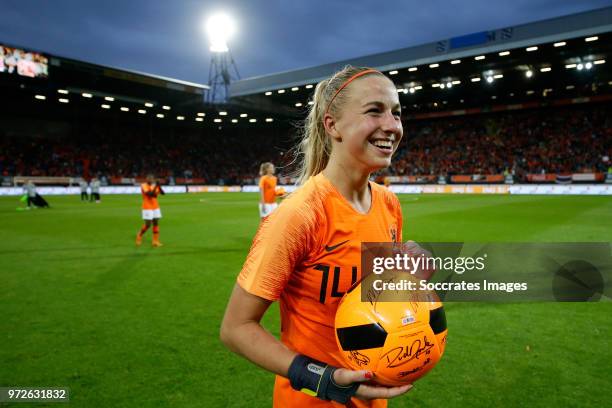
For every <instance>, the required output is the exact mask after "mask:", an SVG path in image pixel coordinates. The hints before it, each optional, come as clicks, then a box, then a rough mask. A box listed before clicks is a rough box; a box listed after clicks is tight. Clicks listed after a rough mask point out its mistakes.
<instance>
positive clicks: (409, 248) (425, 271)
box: [399, 240, 436, 281]
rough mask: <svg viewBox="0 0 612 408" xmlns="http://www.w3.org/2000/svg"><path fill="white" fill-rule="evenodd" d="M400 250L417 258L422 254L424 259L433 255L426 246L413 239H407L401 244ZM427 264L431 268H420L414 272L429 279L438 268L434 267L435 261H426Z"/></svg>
mask: <svg viewBox="0 0 612 408" xmlns="http://www.w3.org/2000/svg"><path fill="white" fill-rule="evenodd" d="M399 251H400V253H403V254H407V255H408V256H409V257H411V258H416V257H419V256H420V257H423V258H424V259H427V258H431V257H432V254H431V252H429V251H428V250H426V249H425V248H423V247H422V246H420V245H419V244H418V243H416V242H414V241H412V240H410V241H406V242H404V243H403V244H401V245H400V248H399ZM426 266H429V268H427V267H425V268H419V269H418V270H417V271H415V272H414V274H413V275H414V276H415V277H417V278H419V279H425V280H427V281H429V280H430V279H431V278H432V276H433V275H434V273H436V268H435V267H434V265H433V262H428V263H426ZM411 273H412V271H411Z"/></svg>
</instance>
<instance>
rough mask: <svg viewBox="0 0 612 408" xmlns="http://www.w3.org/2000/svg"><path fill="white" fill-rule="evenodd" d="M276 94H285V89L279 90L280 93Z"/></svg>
mask: <svg viewBox="0 0 612 408" xmlns="http://www.w3.org/2000/svg"><path fill="white" fill-rule="evenodd" d="M276 92H278V93H279V94H284V93H285V90H284V89H279V90H278V91H276Z"/></svg>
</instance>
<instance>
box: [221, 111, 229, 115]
mask: <svg viewBox="0 0 612 408" xmlns="http://www.w3.org/2000/svg"><path fill="white" fill-rule="evenodd" d="M219 116H227V112H226V111H221V112H219Z"/></svg>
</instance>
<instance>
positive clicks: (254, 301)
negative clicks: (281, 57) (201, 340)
mask: <svg viewBox="0 0 612 408" xmlns="http://www.w3.org/2000/svg"><path fill="white" fill-rule="evenodd" d="M313 102H314V104H313V105H312V106H311V110H310V113H309V115H308V118H307V119H306V123H305V127H304V132H303V140H302V142H301V144H300V150H301V152H302V154H303V157H302V159H303V161H302V163H301V172H300V184H301V186H300V188H299V189H297V190H296V191H295V192H294V193H293V194H291V195H290V196H289V197H288V198H287V199H285V200H284V202H283V203H282V204H281V205H280V206H279V207H278V208H277V209H276V210H275V211H274V212H273V213H272V214H271V215H270V216H269V217H267V218H266V219H265V220H264V221H263V222H262V224H261V225H260V227H259V230H258V231H257V234H256V236H255V238H254V240H253V245H252V247H251V250H250V252H249V255H248V257H247V259H246V262H245V263H244V266H243V268H242V271H241V272H240V274H239V276H238V279H237V284H236V285H235V287H234V290H233V292H232V295H231V297H230V300H229V304H228V306H227V309H226V312H225V317H224V319H223V323H222V325H221V340H222V341H223V342H224V343H225V345H226V346H227V347H228V348H229V349H230V350H232V351H234V352H236V353H238V354H240V355H242V356H244V357H245V358H247V359H248V360H250V361H252V362H253V363H255V364H257V365H259V366H261V367H263V368H265V369H267V370H269V371H271V372H273V373H275V374H277V376H276V382H275V386H274V397H273V399H274V406H275V407H329V406H332V405H333V404H332V402H330V401H332V400H333V401H337V402H340V403H342V404H346V405H348V406H351V407H384V406H386V401H385V399H388V398H392V397H395V396H397V395H400V394H403V393H405V392H407V391H408V390H409V389H410V388H411V385H405V386H402V387H378V386H373V385H369V384H364V382H366V381H368V380H370V379H372V378H373V374H372V372H370V371H364V370H362V371H351V370H347V369H343V368H337V367H339V366H340V365H341V358H340V355H339V351H338V346H337V345H336V341H335V336H334V317H335V313H336V309H337V306H338V302H339V301H340V298H341V297H342V295H343V294H344V292H346V290H348V288H349V287H350V286H351V284H352V283H353V282H355V281H357V279H358V278H359V277H360V276H359V275H360V271H359V265H360V249H361V248H360V246H361V242H366V241H369V242H384V241H396V242H401V230H402V214H401V208H400V204H399V201H398V200H397V198H396V197H395V195H394V194H392V193H391V192H389V191H388V190H387V189H385V188H384V187H382V186H379V185H378V184H376V183H372V182H370V181H369V177H370V174H371V173H372V172H374V171H376V170H379V169H381V168H385V167H387V166H389V165H390V163H391V156H392V155H393V152H394V151H395V150H396V149H397V146H398V144H399V142H400V140H401V138H402V133H403V130H402V123H401V120H400V103H399V99H398V96H397V90H396V88H395V86H394V85H393V83H392V82H391V81H390V80H389V79H388V78H387V77H385V76H384V75H383V74H382V73H380V72H378V71H376V70H373V69H368V68H354V67H346V68H344V69H343V70H341V71H340V72H337V73H336V74H335V75H333V76H332V77H331V78H329V79H327V80H324V81H322V82H321V83H319V84H318V85H317V87H316V89H315V95H314V99H313ZM276 300H279V302H280V313H281V340H280V341H279V340H277V339H276V338H275V337H273V336H272V335H271V334H270V333H268V332H267V331H266V330H265V329H264V328H263V327H262V326H261V324H260V320H261V318H262V316H263V314H264V313H265V312H266V310H267V309H268V307H269V305H270V304H271V302H273V301H276Z"/></svg>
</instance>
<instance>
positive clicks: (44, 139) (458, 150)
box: [0, 104, 612, 184]
mask: <svg viewBox="0 0 612 408" xmlns="http://www.w3.org/2000/svg"><path fill="white" fill-rule="evenodd" d="M611 107H612V106H611V105H610V104H600V105H582V106H578V107H562V108H545V109H535V110H525V111H512V112H502V113H489V114H480V115H469V116H461V117H452V118H440V119H429V120H410V121H407V122H405V123H404V140H403V141H402V144H401V146H400V149H399V150H398V152H397V154H396V157H395V159H394V161H393V164H392V167H391V168H390V169H388V171H387V174H391V175H436V176H438V175H445V176H446V175H454V174H503V173H512V174H515V175H516V176H517V177H519V178H521V177H524V175H526V174H534V173H535V174H542V173H556V174H563V173H572V172H606V171H607V170H608V168H609V167H610V166H611V162H610V160H609V158H610V157H612V115H611V114H610V113H611V109H610V108H611ZM174 132H175V133H174V134H171V135H168V134H162V133H156V134H155V135H152V134H146V133H147V132H142V131H141V130H138V129H129V128H125V129H119V130H117V129H116V128H115V129H112V130H111V129H109V128H107V127H105V126H103V125H101V124H95V125H91V126H89V127H85V128H82V129H80V131H79V132H72V134H71V135H67V136H66V135H64V136H59V137H58V136H54V137H48V136H42V135H38V136H36V135H35V136H32V135H29V136H14V135H11V136H10V137H9V136H7V135H4V134H2V130H1V129H0V175H3V176H8V177H10V176H64V177H66V176H68V177H81V176H85V175H89V176H90V177H91V176H98V177H100V176H101V177H105V178H106V179H109V180H110V179H111V178H112V177H125V178H132V177H139V176H143V175H145V174H147V173H149V172H153V173H155V174H156V175H158V176H159V177H173V178H175V179H177V178H186V179H199V180H201V181H202V182H204V183H207V184H250V183H252V182H253V180H254V179H255V178H256V177H257V176H258V174H257V172H258V169H259V164H260V163H261V162H264V161H271V162H273V163H277V164H278V165H279V166H278V167H280V172H281V174H283V173H284V174H286V173H287V171H288V169H287V168H283V165H284V164H287V163H288V162H290V159H291V156H290V154H287V152H288V150H289V148H290V147H291V146H292V145H293V144H294V143H295V139H294V136H293V134H294V130H293V129H288V130H287V131H285V132H278V131H276V132H275V134H272V135H271V134H269V133H266V132H265V131H259V132H257V131H253V133H252V134H245V133H244V131H243V132H215V133H214V134H205V133H202V132H196V133H193V134H190V133H189V132H188V131H187V132H182V131H178V130H175V131H174Z"/></svg>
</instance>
